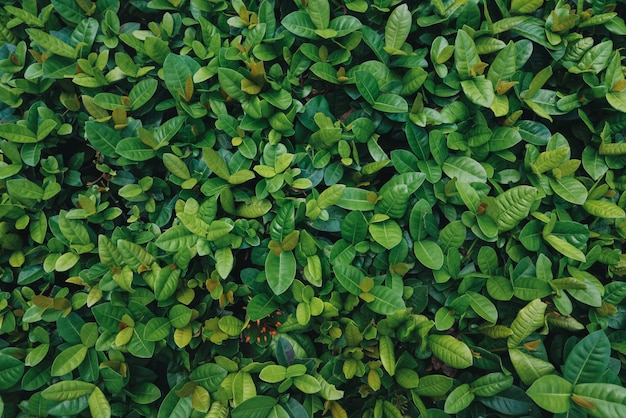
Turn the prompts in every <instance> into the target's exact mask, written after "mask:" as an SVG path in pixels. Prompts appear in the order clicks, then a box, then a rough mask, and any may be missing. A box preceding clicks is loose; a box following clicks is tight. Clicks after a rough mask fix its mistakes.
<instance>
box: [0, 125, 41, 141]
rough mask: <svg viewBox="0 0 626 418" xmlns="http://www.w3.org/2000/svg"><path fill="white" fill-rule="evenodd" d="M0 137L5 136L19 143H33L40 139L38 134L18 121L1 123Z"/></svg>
mask: <svg viewBox="0 0 626 418" xmlns="http://www.w3.org/2000/svg"><path fill="white" fill-rule="evenodd" d="M0 138H4V139H6V140H8V141H11V142H16V143H18V144H32V143H35V142H39V141H40V140H39V139H38V138H37V134H35V133H34V132H33V131H31V130H30V129H28V128H27V127H26V126H24V125H18V124H16V123H4V124H0Z"/></svg>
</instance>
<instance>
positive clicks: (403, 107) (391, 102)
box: [372, 93, 409, 113]
mask: <svg viewBox="0 0 626 418" xmlns="http://www.w3.org/2000/svg"><path fill="white" fill-rule="evenodd" d="M372 107H373V108H374V109H376V110H378V111H381V112H384V113H406V112H408V111H409V104H408V103H407V102H406V100H404V98H403V97H402V96H399V95H397V94H391V93H383V94H380V95H379V96H377V97H376V99H375V101H374V103H373V105H372Z"/></svg>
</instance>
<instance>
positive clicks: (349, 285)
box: [333, 264, 365, 296]
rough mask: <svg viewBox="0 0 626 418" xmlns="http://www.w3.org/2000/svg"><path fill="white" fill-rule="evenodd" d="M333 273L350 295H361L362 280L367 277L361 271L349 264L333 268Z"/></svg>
mask: <svg viewBox="0 0 626 418" xmlns="http://www.w3.org/2000/svg"><path fill="white" fill-rule="evenodd" d="M333 271H334V272H335V277H337V280H338V281H339V283H340V284H341V285H342V286H343V287H344V288H345V289H346V290H347V291H348V292H349V293H351V294H353V295H356V296H358V295H360V294H361V287H360V284H361V280H363V278H364V277H365V274H363V272H362V271H361V269H359V268H357V267H354V266H351V265H348V264H339V265H337V266H335V267H334V268H333Z"/></svg>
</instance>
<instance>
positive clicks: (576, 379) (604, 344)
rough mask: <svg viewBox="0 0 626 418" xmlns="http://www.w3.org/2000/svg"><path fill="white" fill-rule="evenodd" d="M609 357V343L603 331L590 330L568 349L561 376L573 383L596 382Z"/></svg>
mask: <svg viewBox="0 0 626 418" xmlns="http://www.w3.org/2000/svg"><path fill="white" fill-rule="evenodd" d="M610 357H611V343H610V342H609V339H608V337H607V336H606V334H605V332H604V331H602V330H600V331H595V332H592V333H591V334H589V335H587V336H586V337H585V338H583V339H582V340H580V341H579V342H578V344H576V345H575V346H574V348H573V349H572V351H570V353H569V355H568V356H567V359H566V360H565V365H564V366H563V377H564V378H565V379H567V380H569V381H570V382H571V383H572V384H573V385H578V384H579V383H594V382H598V381H599V379H600V376H601V375H602V373H604V372H605V370H606V369H607V367H608V364H609V359H610Z"/></svg>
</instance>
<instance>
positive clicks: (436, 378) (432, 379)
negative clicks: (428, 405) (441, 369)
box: [413, 374, 454, 397]
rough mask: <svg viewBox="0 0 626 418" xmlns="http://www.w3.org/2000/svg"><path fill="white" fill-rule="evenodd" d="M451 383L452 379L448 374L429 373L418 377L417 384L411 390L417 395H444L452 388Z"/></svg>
mask: <svg viewBox="0 0 626 418" xmlns="http://www.w3.org/2000/svg"><path fill="white" fill-rule="evenodd" d="M453 384H454V381H453V379H452V378H450V377H448V376H444V375H440V374H430V375H426V376H422V377H421V378H420V381H419V385H418V386H417V388H415V389H414V390H413V392H414V393H416V394H417V395H419V396H431V397H435V396H444V395H445V394H446V393H448V391H449V390H450V389H452V385H453Z"/></svg>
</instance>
